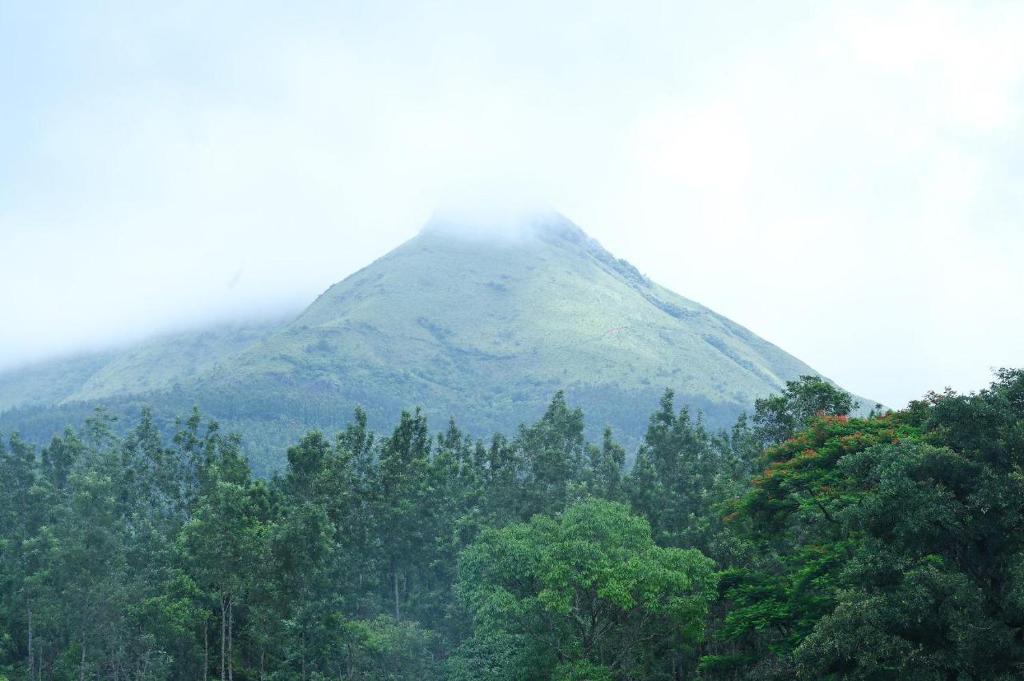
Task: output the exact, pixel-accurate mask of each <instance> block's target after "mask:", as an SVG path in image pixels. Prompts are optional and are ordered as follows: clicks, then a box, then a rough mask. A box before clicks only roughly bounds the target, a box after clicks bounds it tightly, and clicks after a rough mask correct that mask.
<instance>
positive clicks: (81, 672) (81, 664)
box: [78, 631, 85, 681]
mask: <svg viewBox="0 0 1024 681" xmlns="http://www.w3.org/2000/svg"><path fill="white" fill-rule="evenodd" d="M78 681H85V632H84V631H83V632H82V657H81V658H80V659H79V661H78Z"/></svg>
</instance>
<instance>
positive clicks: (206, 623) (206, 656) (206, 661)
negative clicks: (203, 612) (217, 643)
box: [203, 617, 210, 681]
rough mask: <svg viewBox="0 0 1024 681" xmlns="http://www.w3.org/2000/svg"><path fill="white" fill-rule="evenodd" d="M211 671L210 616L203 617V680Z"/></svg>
mask: <svg viewBox="0 0 1024 681" xmlns="http://www.w3.org/2000/svg"><path fill="white" fill-rule="evenodd" d="M209 673H210V618H209V617H204V618H203V681H206V677H207V675H208V674H209Z"/></svg>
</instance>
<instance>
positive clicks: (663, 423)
mask: <svg viewBox="0 0 1024 681" xmlns="http://www.w3.org/2000/svg"><path fill="white" fill-rule="evenodd" d="M853 404H854V400H853V398H852V397H851V396H850V395H848V394H846V393H843V392H842V391H840V390H838V389H836V388H835V387H833V386H831V385H830V384H828V383H826V382H824V381H822V380H821V379H819V378H817V377H813V376H806V377H803V378H801V379H800V380H798V381H794V382H790V383H788V384H787V385H786V386H785V388H784V390H783V392H782V393H780V394H779V395H777V396H773V397H771V398H766V399H763V400H760V401H758V403H757V404H756V407H755V411H754V415H753V418H752V419H751V420H750V421H747V420H746V419H740V420H739V421H738V422H737V423H735V424H734V426H733V427H732V428H731V429H730V430H728V431H720V432H713V431H709V430H708V429H706V428H705V427H704V426H703V425H702V424H701V423H700V422H699V421H696V420H695V419H694V418H693V416H692V415H691V414H690V413H689V412H688V411H687V410H686V409H685V408H683V409H677V407H676V405H675V404H674V402H673V396H672V394H671V393H666V394H665V395H663V397H662V400H661V404H660V406H659V408H658V409H657V410H656V411H655V412H654V413H653V414H651V415H650V417H649V419H648V425H647V430H646V434H645V435H644V437H643V441H642V445H641V447H640V449H639V452H638V454H637V461H636V465H635V466H634V467H633V468H632V470H630V471H629V472H627V471H626V470H625V468H624V462H625V456H626V452H625V450H624V449H623V447H621V446H620V445H619V444H618V443H617V442H616V441H615V440H614V439H613V438H612V436H611V434H610V433H608V432H606V433H605V434H604V436H603V437H602V438H601V439H600V440H599V441H598V442H588V440H587V438H586V436H585V427H584V416H583V413H582V412H581V411H580V410H578V409H575V408H573V407H572V406H571V405H570V404H569V403H567V402H566V400H565V397H564V396H563V395H562V394H561V393H559V394H556V395H555V397H554V399H553V400H552V401H551V402H550V404H549V405H548V407H547V409H546V410H545V412H544V414H543V415H542V416H541V418H540V419H539V420H537V421H536V422H534V423H533V424H531V425H529V426H523V427H522V428H520V429H519V430H517V431H516V432H515V433H513V434H511V435H509V436H503V435H494V436H493V437H492V438H490V439H488V440H474V439H472V438H469V437H466V435H465V434H464V433H463V432H462V431H460V430H459V428H458V427H457V426H456V424H454V423H451V424H449V425H448V427H447V428H444V429H442V430H441V431H440V432H439V433H432V432H431V431H430V430H429V426H428V422H427V420H426V419H425V417H424V416H423V414H422V413H420V412H413V413H410V412H405V413H402V414H401V416H400V417H399V418H398V421H397V423H396V424H395V425H394V427H393V429H391V430H390V432H389V433H388V434H386V435H384V436H378V435H374V434H373V433H372V432H371V431H370V430H369V429H368V427H367V422H366V418H365V414H363V413H362V412H356V414H355V417H354V419H353V420H352V421H351V422H350V423H349V425H348V426H347V427H346V428H345V429H344V430H343V431H341V432H340V433H338V434H337V435H336V436H328V435H325V434H324V433H321V432H318V431H314V432H310V433H308V434H307V435H305V436H303V437H302V438H301V439H299V440H298V441H297V442H296V443H294V444H293V445H292V446H291V447H289V448H288V449H287V453H286V460H287V465H286V467H285V469H284V470H283V471H282V473H281V474H280V475H278V476H275V477H273V478H272V479H269V480H259V479H256V478H254V476H253V475H252V470H251V468H250V466H249V465H248V463H247V461H246V459H245V458H244V457H243V456H242V455H241V450H240V442H239V441H238V439H237V438H235V437H231V436H227V435H225V434H224V433H223V432H222V431H221V430H220V429H219V428H218V427H217V425H216V424H214V423H208V422H204V421H203V419H202V418H201V416H200V415H199V414H198V413H194V414H192V416H191V417H190V418H188V419H186V420H184V421H181V422H179V423H178V427H177V430H176V432H175V434H174V436H173V437H172V438H171V439H169V440H168V439H164V438H162V437H161V435H160V433H159V431H158V429H157V428H156V426H155V425H154V420H153V418H152V416H151V414H149V413H148V412H145V413H143V414H142V415H141V417H140V418H138V419H136V420H135V422H134V424H133V426H132V428H131V429H130V431H129V433H128V435H127V436H126V437H124V438H121V437H118V436H116V435H115V433H114V432H113V431H112V430H111V428H110V423H109V422H108V420H107V419H105V418H104V417H103V415H102V414H99V415H97V416H96V417H95V418H93V419H92V420H90V421H89V422H88V423H87V424H86V426H85V427H83V428H82V429H81V430H80V431H78V432H73V431H68V432H66V433H64V434H63V435H62V436H60V437H57V438H54V439H53V440H52V441H51V442H50V443H49V444H48V445H47V446H45V447H43V448H40V449H37V448H34V447H32V446H31V445H28V444H26V443H25V442H24V441H23V440H21V439H19V438H18V437H11V438H9V439H7V440H6V441H5V442H4V443H3V446H0V548H2V551H0V677H2V676H3V675H6V676H8V677H9V678H12V679H32V680H37V679H52V680H57V681H64V680H68V681H70V680H72V679H79V680H81V679H98V678H110V679H138V680H143V679H145V680H154V681H155V680H169V681H170V680H178V679H180V680H182V681H186V680H189V681H192V680H194V679H202V678H205V679H213V678H215V679H222V680H227V681H230V680H231V679H235V678H237V679H239V681H241V680H242V679H268V680H269V679H278V680H281V681H290V680H294V681H311V680H313V679H328V678H331V679H345V680H351V681H354V680H356V679H359V680H363V681H397V680H399V679H423V680H425V681H432V680H442V679H443V680H446V681H479V680H481V679H482V680H485V681H488V680H489V681H523V680H529V681H533V680H537V681H541V680H546V679H555V680H558V681H568V680H576V681H633V680H644V681H646V680H652V681H655V680H662V679H665V680H679V679H694V678H696V679H702V680H704V681H731V680H736V679H807V680H818V679H831V680H835V681H838V680H845V679H862V680H865V681H866V680H872V681H875V680H887V679H891V680H893V681H895V680H897V679H899V680H903V679H909V680H915V681H916V680H921V681H924V680H938V679H960V680H964V681H968V680H977V681H982V680H985V681H991V680H995V681H1009V680H1010V679H1018V678H1021V675H1022V674H1024V637H1022V634H1021V632H1022V627H1024V570H1022V567H1021V566H1022V565H1024V533H1022V531H1021V529H1022V522H1024V478H1022V476H1021V469H1022V465H1024V371H1003V372H1000V374H999V375H998V377H997V380H996V382H995V383H993V384H992V386H991V387H990V388H988V389H987V390H984V391H982V392H980V393H978V394H971V395H958V394H955V393H945V394H941V395H929V396H928V397H927V398H926V399H925V400H923V401H921V402H916V403H913V404H912V405H911V406H910V407H909V408H908V409H906V410H904V411H901V412H896V413H886V414H876V415H871V416H870V417H868V418H851V417H849V415H848V412H849V410H850V408H851V407H852V406H853Z"/></svg>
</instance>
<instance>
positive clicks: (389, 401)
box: [0, 214, 816, 469]
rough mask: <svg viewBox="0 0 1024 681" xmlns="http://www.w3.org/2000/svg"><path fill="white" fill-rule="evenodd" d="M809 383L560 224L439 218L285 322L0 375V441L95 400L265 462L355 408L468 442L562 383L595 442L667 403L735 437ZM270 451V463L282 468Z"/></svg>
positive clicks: (67, 417) (60, 422)
mask: <svg viewBox="0 0 1024 681" xmlns="http://www.w3.org/2000/svg"><path fill="white" fill-rule="evenodd" d="M810 373H816V372H814V371H813V370H812V369H811V368H810V367H808V366H807V365H806V364H804V363H803V362H801V361H799V360H798V359H796V358H795V357H792V356H791V355H789V354H787V353H785V352H783V351H782V350H780V349H779V348H777V347H775V346H774V345H772V344H771V343H769V342H767V341H765V340H763V339H761V338H759V337H757V336H756V335H754V334H753V333H751V332H750V331H748V330H747V329H745V328H743V327H742V326H740V325H738V324H736V323H734V322H732V321H730V320H728V319H726V318H725V317H723V316H721V315H719V314H716V313H715V312H713V311H711V310H709V309H707V308H706V307H703V306H701V305H699V304H697V303H695V302H693V301H691V300H688V299H686V298H683V297H682V296H679V295H677V294H675V293H672V292H671V291H669V290H667V289H665V288H663V287H661V286H659V285H657V284H656V283H654V282H652V281H650V280H649V279H647V278H646V277H644V276H643V275H642V274H641V273H640V272H639V271H637V269H636V268H634V267H633V266H632V265H630V264H629V263H627V262H625V261H623V260H618V259H616V258H615V257H614V256H612V255H611V254H610V253H608V252H607V251H606V250H605V249H604V248H602V247H601V246H600V244H598V243H597V242H596V241H594V240H593V239H591V238H589V237H588V236H587V235H586V234H585V233H584V232H583V231H582V230H581V229H580V228H579V227H577V226H576V225H574V224H572V223H571V222H569V221H568V220H566V219H565V218H563V217H561V216H559V215H554V214H552V215H544V216H541V217H534V218H531V219H529V220H526V221H524V222H523V223H521V224H519V225H518V228H517V229H516V230H512V231H506V232H503V233H502V234H500V235H494V234H490V235H489V236H486V237H484V236H480V235H479V233H477V232H474V231H473V230H472V229H469V228H467V227H466V226H464V225H460V224H457V223H450V222H446V221H443V220H438V221H434V222H433V223H431V224H428V225H427V227H425V228H424V229H423V231H422V232H421V233H420V234H419V235H418V236H416V237H415V238H413V239H411V240H410V241H408V242H406V243H405V244H403V245H401V246H399V247H398V248H396V249H395V250H393V251H391V252H390V253H388V254H387V255H385V256H383V257H382V258H380V259H379V260H377V261H376V262H374V263H372V264H371V265H369V266H368V267H366V268H364V269H362V270H360V271H358V272H356V273H355V274H353V275H351V276H350V277H348V278H346V279H345V280H343V281H341V282H339V283H337V284H335V285H333V286H331V287H330V288H329V289H328V290H327V291H325V292H324V293H323V294H322V295H321V296H320V297H319V298H317V299H316V300H315V301H314V302H313V303H312V304H311V305H310V306H309V307H307V308H306V309H305V310H304V311H302V312H301V313H300V314H299V315H298V316H297V317H295V318H294V319H290V320H288V321H286V322H281V323H277V324H264V325H251V326H243V327H238V326H233V327H221V328H218V329H210V330H204V331H202V332H196V333H185V334H178V335H176V336H173V337H167V338H162V339H156V340H153V341H150V342H148V343H144V344H141V345H139V346H137V347H133V348H129V349H127V350H122V351H116V352H115V351H111V352H107V353H104V354H102V355H96V356H91V357H84V358H74V359H70V360H62V361H60V362H53V363H48V364H43V365H38V366H35V367H29V368H25V369H20V370H18V371H14V372H8V373H6V374H3V375H0V410H2V409H6V410H7V411H6V412H5V413H3V414H2V415H0V430H4V431H10V430H12V429H20V430H22V431H23V432H25V433H26V434H27V435H29V436H31V437H34V438H36V439H42V438H45V437H48V436H49V434H51V433H52V432H53V431H54V430H58V429H60V428H61V427H63V426H64V425H66V424H74V423H78V422H80V421H81V420H82V419H84V418H85V417H86V415H87V414H88V412H89V411H90V410H91V409H92V408H94V407H95V405H97V404H103V405H106V406H107V407H108V408H109V409H110V410H111V411H113V412H114V413H124V412H131V411H133V410H136V409H138V408H140V407H141V406H142V405H143V404H151V405H153V406H154V407H155V408H156V409H157V411H158V412H159V413H161V414H170V413H178V414H180V413H184V412H186V411H187V410H188V409H190V408H191V405H192V404H197V405H198V406H200V408H201V409H202V411H203V412H204V413H206V414H207V415H209V416H212V417H215V418H218V419H220V420H221V421H222V422H224V423H225V425H226V426H227V427H228V428H229V429H237V430H239V431H241V432H242V433H243V434H244V435H245V436H246V439H247V441H248V442H249V447H250V452H251V453H252V454H253V456H254V458H255V459H256V463H257V466H258V467H260V468H264V469H270V468H274V467H276V465H278V464H279V463H280V457H281V452H282V451H283V449H281V447H283V445H285V444H286V443H287V442H289V441H291V440H292V439H294V437H296V436H297V435H298V434H300V433H301V432H303V431H305V430H307V429H310V428H313V427H319V428H323V429H327V430H333V429H336V428H340V427H341V426H343V425H344V423H346V422H347V421H348V419H349V418H350V416H351V413H352V410H353V409H354V408H355V407H356V406H357V405H362V406H363V407H364V408H365V409H366V411H367V413H368V415H369V418H370V421H371V425H375V426H377V427H379V428H384V427H387V425H388V424H389V423H391V422H392V421H393V420H394V418H395V417H396V416H397V414H398V412H399V411H400V410H401V409H408V408H413V407H416V406H422V407H423V409H424V410H425V411H426V413H427V415H428V416H429V417H430V418H431V420H432V422H433V424H434V425H435V427H440V426H441V425H442V424H443V423H444V422H445V421H446V420H447V419H448V418H449V417H454V418H455V419H456V420H457V422H458V423H459V425H460V426H461V427H462V428H464V429H466V430H468V431H469V432H471V433H472V434H474V435H478V436H488V435H489V434H490V433H492V432H494V431H503V432H509V431H511V430H512V429H514V428H515V427H516V426H517V425H518V424H519V423H521V422H524V421H529V420H532V419H535V418H536V417H538V416H539V415H540V414H541V413H542V412H543V409H544V406H545V405H546V404H547V402H548V401H549V400H550V398H551V396H552V395H553V394H554V393H555V392H556V391H557V390H561V389H564V390H565V391H566V395H567V398H568V399H569V401H570V403H572V404H575V405H578V406H580V407H582V408H583V410H584V412H585V414H586V416H587V420H588V423H589V424H590V427H591V428H592V433H596V432H598V431H599V430H600V429H601V428H603V427H604V426H605V425H609V426H611V427H612V428H613V429H614V430H615V432H616V434H617V435H618V436H619V437H620V439H621V440H623V441H624V442H626V443H627V444H635V443H636V442H637V441H638V440H639V438H640V436H641V435H642V433H643V431H644V429H645V427H646V422H647V418H648V416H649V414H650V413H651V412H652V411H653V410H654V409H655V407H656V406H657V401H658V398H659V396H660V395H661V393H662V392H663V391H664V390H665V389H666V388H672V389H673V390H674V391H675V392H676V395H677V402H678V403H680V404H687V405H690V407H691V408H692V409H694V410H700V411H701V412H703V413H704V415H705V418H706V419H707V421H708V422H709V423H710V424H711V425H713V426H727V425H729V424H730V423H731V422H732V421H733V420H734V419H735V418H736V416H737V415H738V414H739V413H740V412H742V411H744V410H748V411H749V409H750V408H751V405H752V404H753V402H754V399H755V398H757V397H760V396H764V395H767V394H769V393H771V392H774V391H777V390H778V389H779V388H781V387H782V385H783V384H784V382H785V381H786V380H787V379H792V378H795V377H797V376H799V375H801V374H810ZM275 457H276V458H275Z"/></svg>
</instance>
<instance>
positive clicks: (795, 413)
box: [754, 376, 860, 447]
mask: <svg viewBox="0 0 1024 681" xmlns="http://www.w3.org/2000/svg"><path fill="white" fill-rule="evenodd" d="M859 407H860V404H859V403H858V402H857V401H856V400H854V399H853V397H852V396H851V395H850V394H849V393H848V392H846V391H844V390H842V389H841V388H838V387H836V386H835V385H833V384H831V383H829V382H828V381H826V380H825V379H823V378H821V377H820V376H801V377H800V378H799V379H797V380H795V381H786V387H785V388H784V389H783V391H782V393H781V394H779V395H772V396H770V397H765V398H761V399H758V400H756V401H755V402H754V427H755V430H756V432H757V433H758V435H759V436H760V439H761V443H762V445H763V446H766V447H767V446H771V445H775V444H779V443H780V442H783V441H784V440H787V439H789V438H791V437H793V435H794V434H795V433H796V432H797V431H799V430H803V429H804V428H806V427H807V426H808V425H810V423H811V420H812V419H813V418H814V417H815V416H846V415H848V414H850V413H851V412H853V411H855V410H856V409H858V408H859Z"/></svg>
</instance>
